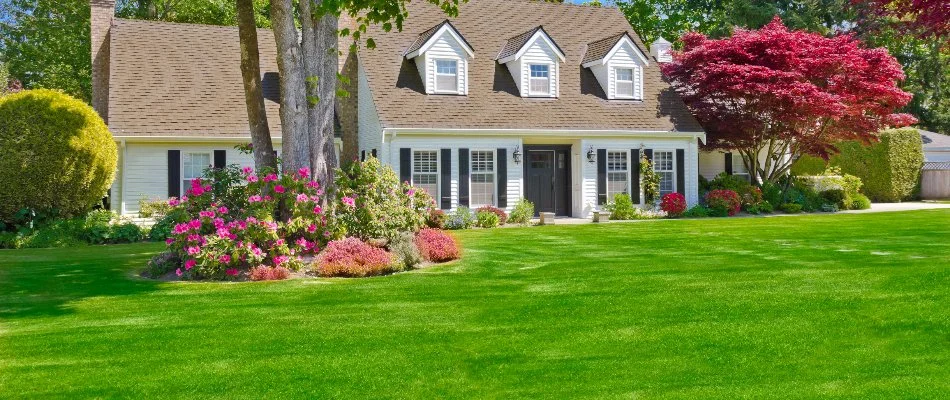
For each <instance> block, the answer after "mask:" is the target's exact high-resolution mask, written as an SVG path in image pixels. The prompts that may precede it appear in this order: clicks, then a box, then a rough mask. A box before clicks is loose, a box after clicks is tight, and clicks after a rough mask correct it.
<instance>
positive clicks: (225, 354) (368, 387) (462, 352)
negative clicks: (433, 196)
mask: <svg viewBox="0 0 950 400" xmlns="http://www.w3.org/2000/svg"><path fill="white" fill-rule="evenodd" d="M460 237H461V239H462V241H463V242H464V246H465V255H464V258H463V260H461V261H459V262H456V263H454V264H449V265H443V266H439V267H434V268H430V269H426V270H420V271H414V272H410V273H404V274H399V275H395V276H388V277H378V278H370V279H349V280H346V279H332V280H295V281H285V282H271V283H239V284H221V283H161V282H154V281H148V280H143V279H138V278H135V277H133V275H134V273H135V272H136V270H137V269H139V268H140V267H141V266H142V265H143V264H144V263H145V261H146V260H147V259H148V258H149V256H150V255H152V254H154V253H155V252H156V251H158V250H160V248H161V246H160V245H156V244H140V245H126V246H106V247H86V248H78V249H62V250H16V251H0V397H6V398H24V397H41V398H48V397H65V398H80V397H132V398H144V397H162V398H164V397H189V398H196V397H197V398H205V397H223V398H262V397H270V398H273V397H285V398H286V397H337V398H365V397H399V398H459V397H464V398H471V397H476V398H568V397H570V398H577V397H586V398H690V399H692V398H727V399H734V398H763V397H770V398H776V397H781V398H827V397H852V398H894V397H899V398H947V397H948V396H950V210H927V211H915V212H904V213H881V214H860V215H857V214H852V215H816V216H798V217H775V218H764V219H763V218H742V219H711V220H696V221H649V222H643V223H627V224H607V225H583V226H550V227H534V228H515V229H495V230H476V231H468V232H464V233H461V234H460Z"/></svg>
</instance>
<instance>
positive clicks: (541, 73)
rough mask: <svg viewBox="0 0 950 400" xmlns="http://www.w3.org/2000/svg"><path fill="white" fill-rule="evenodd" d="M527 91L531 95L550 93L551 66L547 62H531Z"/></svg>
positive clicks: (546, 94)
mask: <svg viewBox="0 0 950 400" xmlns="http://www.w3.org/2000/svg"><path fill="white" fill-rule="evenodd" d="M529 67H530V70H531V77H530V78H528V80H529V88H528V90H529V93H528V94H530V95H532V96H548V95H550V94H551V66H550V65H547V64H531V65H530V66H529Z"/></svg>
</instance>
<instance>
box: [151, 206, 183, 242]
mask: <svg viewBox="0 0 950 400" xmlns="http://www.w3.org/2000/svg"><path fill="white" fill-rule="evenodd" d="M187 214H188V213H187V212H185V209H183V208H173V209H172V210H171V211H169V212H168V213H167V214H165V216H163V217H162V218H161V219H159V220H158V221H156V222H155V225H152V228H151V229H149V231H148V240H151V241H155V242H160V241H163V240H165V239H168V238H169V237H171V236H172V229H174V228H175V224H177V223H178V222H179V221H184V220H186V219H188V215H187Z"/></svg>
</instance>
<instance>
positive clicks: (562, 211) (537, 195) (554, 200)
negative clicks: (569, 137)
mask: <svg viewBox="0 0 950 400" xmlns="http://www.w3.org/2000/svg"><path fill="white" fill-rule="evenodd" d="M525 147H526V148H525V153H526V155H527V157H526V158H527V161H526V162H525V197H526V198H527V199H528V201H530V202H532V203H534V211H535V213H539V212H553V213H555V215H563V216H567V215H570V202H571V197H570V191H569V188H570V158H569V157H570V148H569V147H566V146H558V147H554V146H531V147H529V146H525Z"/></svg>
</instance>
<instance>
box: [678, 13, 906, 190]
mask: <svg viewBox="0 0 950 400" xmlns="http://www.w3.org/2000/svg"><path fill="white" fill-rule="evenodd" d="M682 40H683V43H684V49H683V51H682V52H677V53H674V57H673V62H672V63H669V64H665V65H663V66H662V68H663V72H664V73H665V74H666V75H667V76H668V77H669V78H670V79H671V83H672V85H673V87H674V89H675V90H676V91H677V92H678V93H679V94H680V96H682V98H683V100H684V101H685V102H686V105H687V107H689V108H690V110H691V111H692V112H693V114H694V115H696V117H697V119H698V120H699V121H700V123H702V124H703V127H704V128H705V129H706V132H707V136H708V145H709V146H710V147H712V148H719V149H730V150H732V151H738V152H739V153H740V154H741V155H742V158H743V163H745V165H746V168H747V169H748V170H749V173H750V175H751V176H752V179H753V180H767V181H774V180H776V179H778V178H779V177H781V176H783V175H785V173H786V172H787V171H788V170H789V168H790V167H791V164H792V162H793V161H794V160H795V159H797V158H798V157H800V156H801V155H803V154H810V155H815V156H819V157H822V158H827V157H828V156H829V155H830V154H832V153H834V152H836V151H837V149H836V148H835V143H837V142H839V141H842V140H859V141H863V142H871V141H873V140H875V136H874V135H875V133H876V132H878V131H879V130H881V129H882V128H885V127H890V126H897V127H899V126H906V125H908V124H911V123H914V122H916V120H915V119H914V118H913V117H912V116H910V115H907V114H896V113H895V111H896V110H898V109H900V108H901V107H903V106H905V105H906V104H907V103H908V102H910V99H911V95H910V94H909V93H906V92H904V91H902V90H901V89H900V88H899V87H898V86H897V83H898V82H899V81H900V80H902V79H903V78H904V74H903V72H902V71H901V67H900V64H898V63H897V61H896V60H895V59H894V58H893V57H891V56H890V55H889V54H888V53H887V52H886V51H885V50H883V49H867V48H865V47H863V46H862V45H861V43H860V42H859V41H858V40H856V39H855V38H854V37H853V36H851V35H839V36H835V37H831V38H828V37H824V36H821V35H818V34H815V33H808V32H805V31H790V30H789V29H788V28H787V27H785V26H784V25H783V24H782V22H781V20H780V19H778V18H777V17H776V18H775V19H774V20H773V21H772V22H771V23H769V24H768V25H766V26H765V27H763V28H762V29H760V30H744V29H738V30H736V31H735V33H734V34H733V35H732V36H730V37H728V38H725V39H719V40H716V39H708V38H706V37H705V36H703V35H701V34H698V33H689V34H686V35H685V36H684V37H683V39H682ZM762 152H764V153H765V154H766V157H765V159H764V160H760V159H759V157H757V156H756V155H758V154H760V153H762ZM786 154H790V155H791V158H789V157H786Z"/></svg>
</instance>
